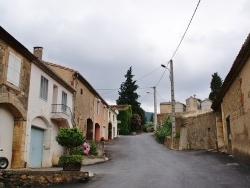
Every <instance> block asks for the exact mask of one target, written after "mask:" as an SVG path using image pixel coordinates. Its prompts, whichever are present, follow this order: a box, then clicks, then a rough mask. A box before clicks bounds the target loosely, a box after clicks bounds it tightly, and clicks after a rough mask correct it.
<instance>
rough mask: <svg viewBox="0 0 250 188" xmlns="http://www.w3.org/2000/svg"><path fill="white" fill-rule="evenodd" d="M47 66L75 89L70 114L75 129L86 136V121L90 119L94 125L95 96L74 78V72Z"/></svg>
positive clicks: (59, 67)
mask: <svg viewBox="0 0 250 188" xmlns="http://www.w3.org/2000/svg"><path fill="white" fill-rule="evenodd" d="M49 66H50V67H51V68H52V69H54V70H55V71H56V72H57V73H58V74H59V75H60V76H61V77H62V78H63V79H64V80H65V81H66V82H67V83H68V84H70V85H71V86H72V87H74V89H76V94H75V99H74V109H72V111H73V112H72V113H73V114H74V120H75V123H76V125H77V128H78V129H79V130H81V131H83V134H84V135H86V131H87V119H88V118H89V119H91V120H92V121H93V123H94V125H95V122H94V102H95V95H94V94H92V92H90V90H89V89H88V88H87V87H86V86H85V85H84V83H82V82H81V81H80V79H79V78H75V77H74V73H75V71H73V70H71V69H68V68H64V67H61V66H53V65H50V64H49Z"/></svg>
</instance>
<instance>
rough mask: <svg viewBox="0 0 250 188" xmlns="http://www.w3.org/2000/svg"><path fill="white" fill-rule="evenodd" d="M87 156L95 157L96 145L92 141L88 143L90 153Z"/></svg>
mask: <svg viewBox="0 0 250 188" xmlns="http://www.w3.org/2000/svg"><path fill="white" fill-rule="evenodd" d="M89 154H90V155H94V156H96V155H97V154H98V153H97V146H96V143H95V141H92V142H91V143H90V151H89Z"/></svg>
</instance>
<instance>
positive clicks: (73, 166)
mask: <svg viewBox="0 0 250 188" xmlns="http://www.w3.org/2000/svg"><path fill="white" fill-rule="evenodd" d="M81 167H82V164H81V163H65V164H64V165H63V170H64V171H80V170H81Z"/></svg>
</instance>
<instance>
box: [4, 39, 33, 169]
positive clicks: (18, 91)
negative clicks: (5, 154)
mask: <svg viewBox="0 0 250 188" xmlns="http://www.w3.org/2000/svg"><path fill="white" fill-rule="evenodd" d="M0 37H1V36H0ZM9 51H11V52H13V53H14V54H15V55H16V56H18V57H19V58H21V61H22V65H21V73H20V83H19V86H18V87H17V86H14V85H12V84H10V83H8V82H7V77H6V75H7V68H8V57H9ZM30 67H31V62H30V61H29V60H27V59H26V58H25V57H24V56H22V55H21V54H20V53H19V52H18V51H16V50H14V49H13V48H11V47H10V46H9V45H8V44H7V43H5V42H4V41H3V40H1V39H0V106H3V107H6V108H8V109H9V110H10V112H11V113H12V115H13V117H14V130H13V146H12V163H11V164H10V167H11V168H23V167H25V164H26V163H25V130H26V119H27V108H28V93H29V83H30V82H29V81H30ZM0 128H1V125H0Z"/></svg>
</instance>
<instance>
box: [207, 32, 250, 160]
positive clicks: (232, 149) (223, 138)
mask: <svg viewBox="0 0 250 188" xmlns="http://www.w3.org/2000/svg"><path fill="white" fill-rule="evenodd" d="M249 70H250V35H249V36H248V38H247V39H246V41H245V43H244V44H243V45H242V47H241V49H240V51H239V54H238V55H237V57H236V59H235V61H234V62H233V65H232V67H231V69H230V71H229V73H228V74H227V76H226V78H225V81H224V83H223V85H222V87H221V89H220V91H219V93H218V94H217V96H216V99H215V100H214V102H213V104H212V108H213V110H214V111H216V114H217V117H216V124H217V140H218V145H219V148H220V149H223V150H224V151H226V152H227V153H228V154H231V155H233V156H235V157H236V158H238V159H240V160H242V161H244V162H246V163H249V164H250V125H249V122H250V82H249V80H250V74H249Z"/></svg>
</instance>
